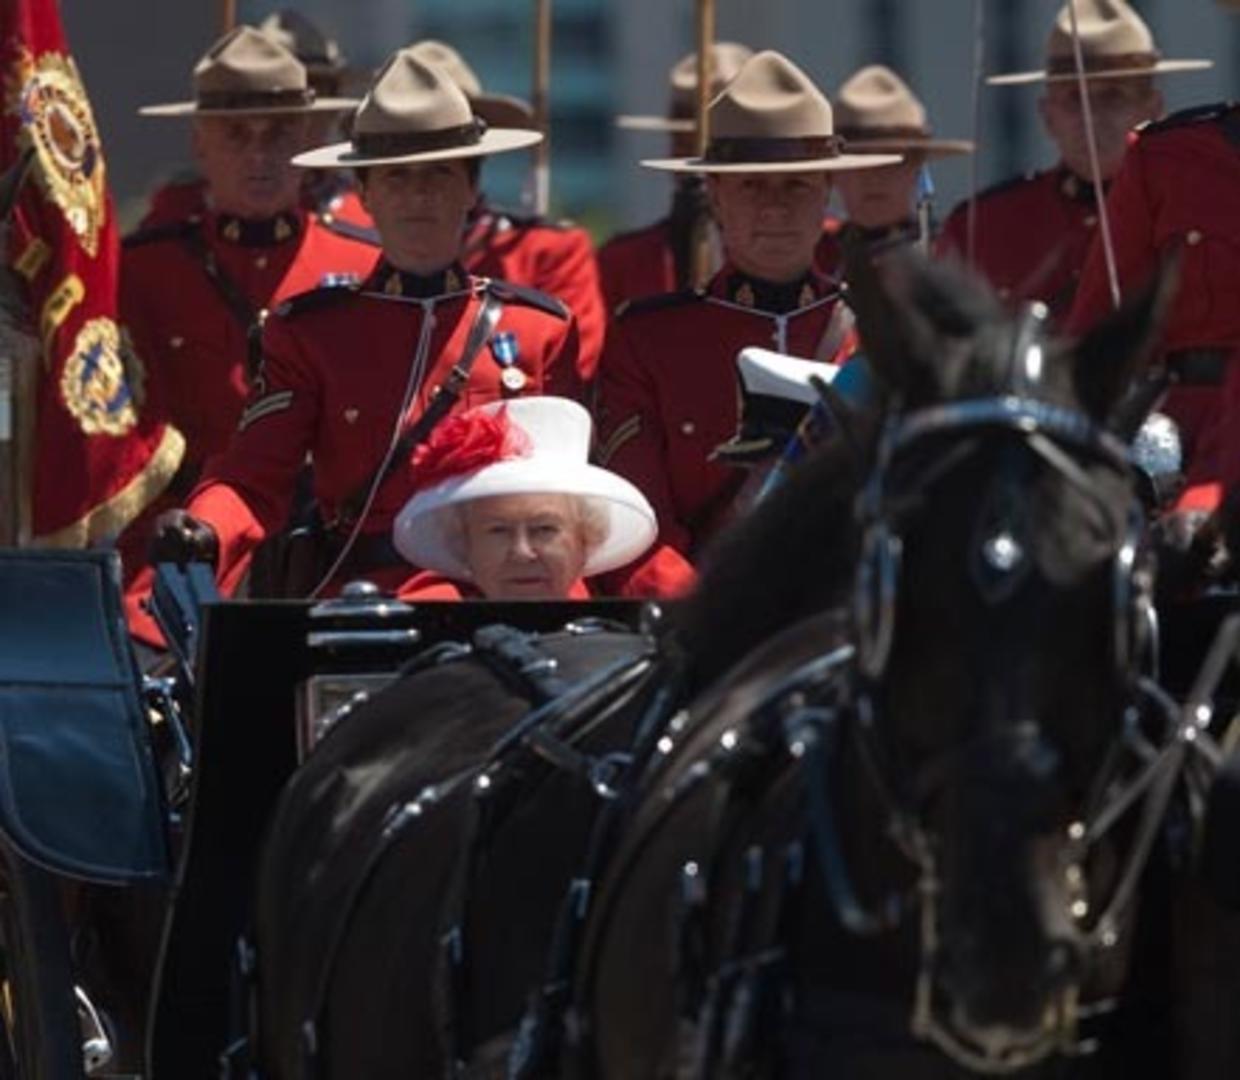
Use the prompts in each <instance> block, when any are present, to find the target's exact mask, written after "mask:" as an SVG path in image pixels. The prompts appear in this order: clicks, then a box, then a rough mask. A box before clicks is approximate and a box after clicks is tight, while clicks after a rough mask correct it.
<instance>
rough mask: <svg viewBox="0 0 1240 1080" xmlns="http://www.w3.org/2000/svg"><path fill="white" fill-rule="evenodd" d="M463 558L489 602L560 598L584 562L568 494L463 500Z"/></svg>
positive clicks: (582, 544)
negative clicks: (464, 501)
mask: <svg viewBox="0 0 1240 1080" xmlns="http://www.w3.org/2000/svg"><path fill="white" fill-rule="evenodd" d="M461 513H462V516H463V518H464V525H465V561H466V562H467V563H468V565H469V568H470V570H471V571H472V572H473V578H474V584H475V585H477V587H478V588H479V589H480V590H481V591H482V594H483V595H484V596H485V597H486V598H487V599H488V600H562V599H564V598H565V597H567V596H568V591H569V589H570V588H571V587H572V585H573V582H575V581H576V580H577V579H578V578H580V577H581V571H582V568H583V567H584V566H585V562H586V554H587V552H586V539H585V529H584V528H583V525H582V519H581V514H580V512H579V507H578V505H577V500H576V499H575V498H574V497H573V496H571V495H494V496H492V497H491V498H487V499H475V500H473V501H471V502H468V503H465V504H464V506H463V507H462V510H461Z"/></svg>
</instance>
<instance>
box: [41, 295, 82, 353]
mask: <svg viewBox="0 0 1240 1080" xmlns="http://www.w3.org/2000/svg"><path fill="white" fill-rule="evenodd" d="M85 296H86V286H85V285H83V284H82V279H81V278H80V277H78V276H77V274H70V275H69V276H68V277H66V278H65V279H64V281H62V282H61V283H60V284H59V285H57V286H56V288H54V289H53V290H52V291H51V292H50V293H49V294H48V297H47V299H46V300H45V301H43V310H42V311H41V312H40V313H39V336H40V337H41V338H42V340H43V362H44V364H46V365H47V366H48V367H50V366H51V345H52V337H53V335H55V333H56V331H57V330H59V329H60V328H61V326H62V325H64V321H65V319H67V318H68V317H69V313H70V312H71V311H72V310H73V309H74V308H75V307H77V306H78V304H80V303H81V302H82V299H83V298H84V297H85Z"/></svg>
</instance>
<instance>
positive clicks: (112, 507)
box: [30, 424, 185, 548]
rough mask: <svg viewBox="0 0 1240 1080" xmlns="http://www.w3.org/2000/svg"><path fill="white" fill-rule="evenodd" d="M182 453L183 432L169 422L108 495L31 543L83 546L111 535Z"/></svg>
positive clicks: (149, 498)
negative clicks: (133, 471)
mask: <svg viewBox="0 0 1240 1080" xmlns="http://www.w3.org/2000/svg"><path fill="white" fill-rule="evenodd" d="M184 456H185V436H184V435H182V434H181V433H180V432H179V431H177V429H176V428H174V427H173V426H172V425H171V424H169V425H168V426H167V427H165V428H164V437H163V438H162V439H161V440H160V443H159V446H158V447H156V449H155V453H153V454H152V455H151V460H150V461H148V462H147V463H146V465H145V466H144V467H143V469H142V471H141V472H139V473H138V475H137V476H135V477H134V478H133V479H132V480H130V481H129V483H128V484H126V485H125V486H124V487H123V488H122V489H121V490H120V491H118V492H117V493H116V494H115V495H113V496H112V497H111V498H110V499H107V500H106V501H104V502H101V503H100V504H99V505H98V506H95V507H92V508H91V509H90V510H89V511H87V512H86V513H85V514H83V515H82V516H81V517H80V518H78V520H77V521H75V522H73V523H72V524H71V525H66V526H65V527H64V528H63V529H58V530H56V532H54V533H47V534H46V535H44V536H36V537H34V538H33V540H31V542H30V546H31V547H47V548H84V547H88V546H89V545H91V544H95V543H98V542H99V541H101V540H110V539H113V538H114V537H115V536H116V535H117V534H118V533H119V532H120V531H121V530H122V529H123V528H124V527H125V526H126V525H128V524H129V523H130V522H131V521H133V519H134V518H136V517H137V516H138V515H139V514H140V513H141V512H142V511H143V510H144V509H145V508H146V507H147V506H148V505H149V504H150V503H151V502H153V501H154V500H155V498H157V497H158V496H159V495H160V494H162V493H163V491H164V489H165V488H166V487H167V486H168V485H169V484H170V483H171V482H172V478H173V476H175V475H176V471H177V469H178V468H180V465H181V459H182V458H183V457H184Z"/></svg>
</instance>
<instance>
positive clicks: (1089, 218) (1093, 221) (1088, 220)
mask: <svg viewBox="0 0 1240 1080" xmlns="http://www.w3.org/2000/svg"><path fill="white" fill-rule="evenodd" d="M1097 224H1098V218H1097V217H1096V216H1095V215H1094V214H1088V215H1086V217H1085V228H1087V229H1092V228H1093V227H1094V226H1095V225H1097Z"/></svg>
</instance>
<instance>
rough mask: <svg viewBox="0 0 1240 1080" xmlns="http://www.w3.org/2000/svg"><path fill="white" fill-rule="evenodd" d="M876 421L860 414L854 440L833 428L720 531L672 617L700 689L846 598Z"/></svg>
mask: <svg viewBox="0 0 1240 1080" xmlns="http://www.w3.org/2000/svg"><path fill="white" fill-rule="evenodd" d="M878 419H879V417H878V414H877V413H871V414H866V415H864V416H858V417H857V419H856V433H855V435H854V438H855V440H856V441H855V443H854V441H853V439H850V438H845V437H843V436H842V435H838V434H837V435H836V436H834V437H833V438H832V439H830V440H829V441H828V442H827V443H826V444H825V445H824V446H823V447H822V448H821V449H819V450H818V451H817V452H816V453H815V454H814V455H813V456H812V457H811V458H809V459H808V460H806V461H805V462H804V463H803V464H802V465H801V466H800V467H799V468H797V469H796V470H795V471H794V472H793V473H792V474H791V475H790V476H789V477H788V479H787V480H786V481H785V482H784V484H783V485H782V486H781V487H780V488H778V489H777V490H776V491H775V493H774V494H773V495H771V496H770V497H769V498H768V499H767V500H766V501H765V502H763V503H762V505H761V507H760V508H759V509H758V510H756V511H755V512H754V513H753V514H751V515H749V516H748V517H747V518H745V519H743V520H742V521H740V522H739V523H737V525H736V526H735V527H734V528H733V529H732V530H730V531H729V532H727V533H724V534H723V535H722V536H721V537H720V538H719V540H718V542H717V544H716V546H715V547H714V548H713V549H712V551H711V553H710V555H709V556H708V558H707V561H706V563H705V565H704V566H703V569H702V575H701V578H700V580H699V582H698V587H697V588H696V589H695V590H694V592H693V594H692V596H690V597H689V598H688V599H687V600H686V601H685V602H684V604H682V605H681V607H680V609H679V610H678V611H677V613H676V615H675V616H674V619H675V626H676V629H677V632H678V634H679V637H680V642H681V644H682V646H683V647H684V649H685V651H686V653H687V654H688V655H689V656H690V657H691V658H692V666H691V675H690V677H691V680H692V683H693V684H694V686H695V687H696V688H697V689H701V688H703V687H705V686H706V685H708V684H709V683H711V682H713V681H714V680H715V679H716V678H718V677H719V676H721V675H722V674H723V673H724V672H726V671H727V670H728V669H729V668H730V667H732V666H733V665H734V664H736V663H737V662H739V661H740V660H741V659H742V657H744V656H745V655H746V653H748V652H750V651H751V650H752V649H754V648H756V647H757V646H758V645H759V644H761V643H762V642H763V641H764V640H766V639H767V638H768V637H771V636H772V635H773V634H775V633H777V632H778V631H779V630H781V629H783V628H784V627H786V626H789V625H791V624H792V623H794V622H796V621H799V620H800V619H802V618H805V617H807V616H809V615H812V614H814V613H815V612H818V611H823V610H826V609H827V608H831V607H837V606H839V605H840V604H842V603H844V602H845V601H846V599H847V598H848V596H849V591H850V588H851V584H852V569H853V566H854V564H855V562H856V558H857V545H858V540H859V534H858V530H857V525H856V518H855V514H854V512H853V507H854V503H855V502H856V497H857V492H858V490H859V489H860V486H861V483H862V481H863V480H864V479H865V473H866V469H867V464H868V460H869V458H870V446H871V445H872V443H873V439H874V437H875V435H876V433H877V430H878ZM859 450H860V451H861V452H860V453H859V452H858V451H859Z"/></svg>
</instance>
